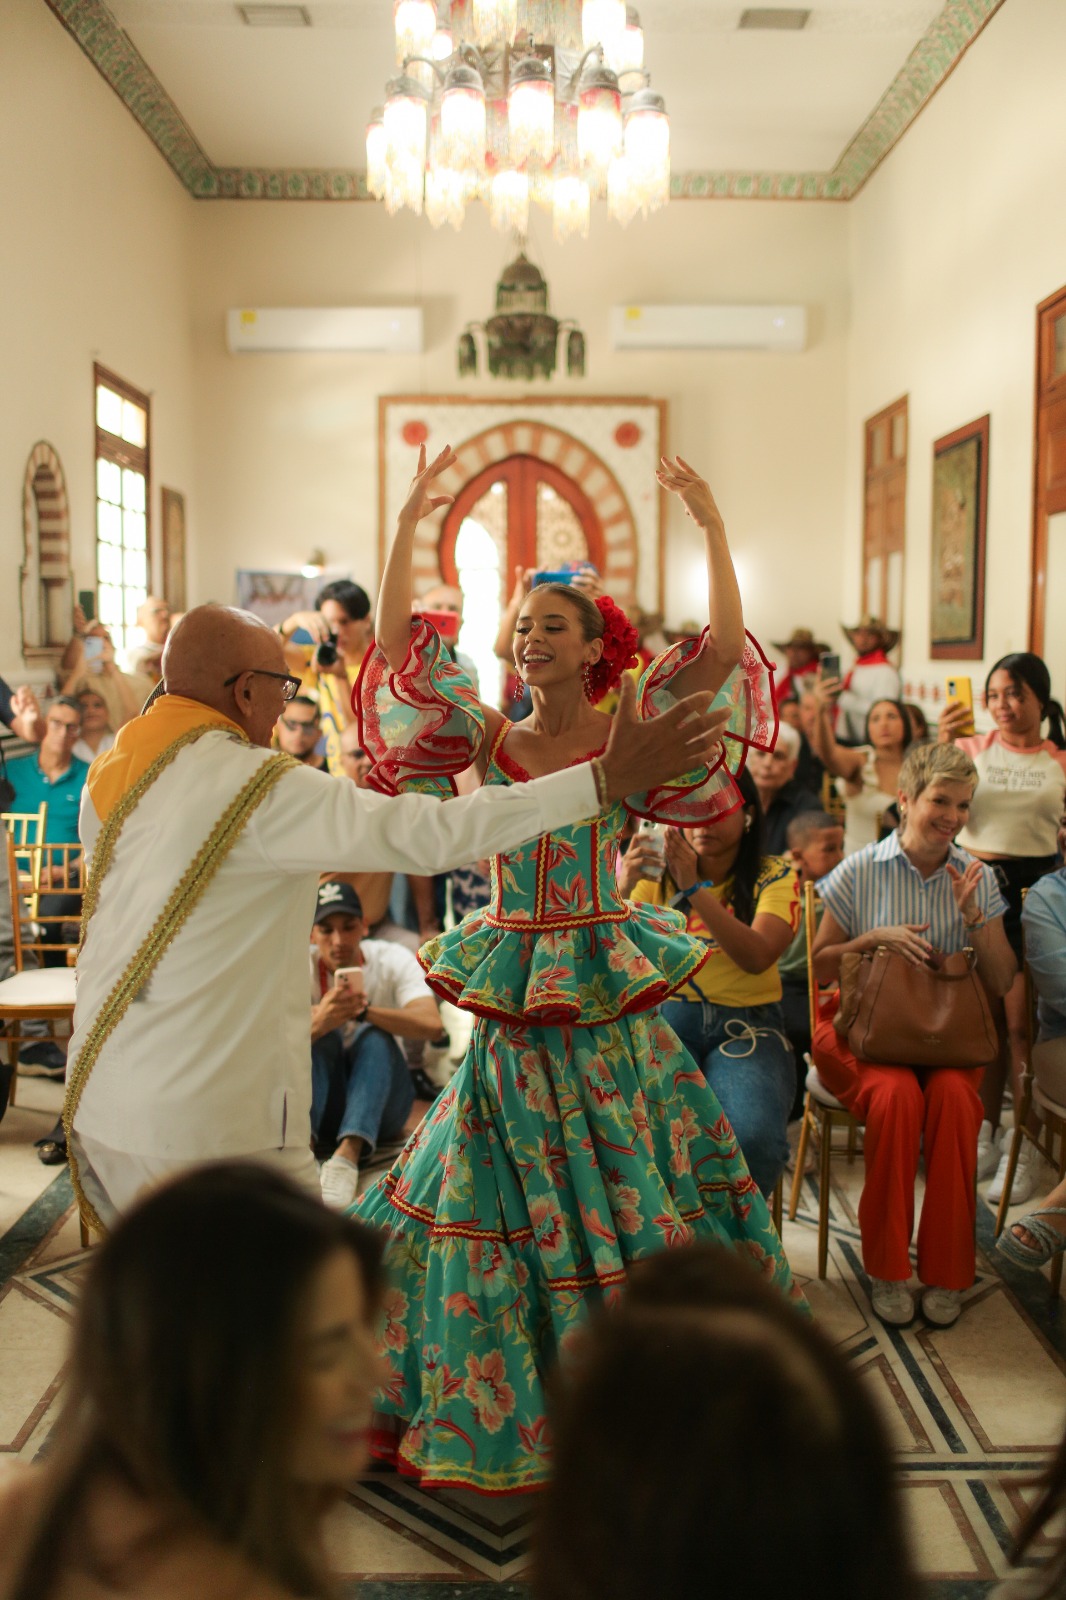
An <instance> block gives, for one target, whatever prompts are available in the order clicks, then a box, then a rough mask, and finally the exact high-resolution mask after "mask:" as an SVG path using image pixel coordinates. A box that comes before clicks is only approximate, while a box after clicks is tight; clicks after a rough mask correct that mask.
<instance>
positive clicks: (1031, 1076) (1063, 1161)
mask: <svg viewBox="0 0 1066 1600" xmlns="http://www.w3.org/2000/svg"><path fill="white" fill-rule="evenodd" d="M1024 900H1025V892H1024V891H1023V895H1022V901H1023V904H1024ZM1022 976H1023V978H1024V979H1025V1067H1024V1070H1023V1072H1022V1084H1021V1088H1022V1093H1021V1101H1020V1104H1018V1105H1017V1106H1015V1108H1014V1131H1013V1133H1012V1134H1011V1142H1010V1154H1009V1156H1008V1158H1007V1175H1006V1179H1005V1181H1004V1184H1003V1193H1002V1195H1001V1196H1000V1201H999V1208H998V1210H997V1211H996V1238H997V1239H998V1238H999V1236H1000V1234H1001V1233H1002V1232H1003V1228H1004V1225H1005V1223H1006V1220H1007V1212H1008V1210H1009V1209H1010V1195H1011V1189H1012V1188H1013V1187H1014V1174H1015V1172H1016V1171H1017V1168H1018V1157H1019V1155H1020V1154H1021V1148H1022V1140H1023V1139H1028V1140H1029V1143H1030V1144H1033V1145H1035V1146H1036V1148H1037V1149H1038V1150H1039V1151H1040V1154H1041V1155H1042V1156H1043V1157H1044V1159H1045V1161H1047V1162H1048V1163H1049V1164H1050V1165H1051V1166H1052V1167H1054V1169H1055V1171H1056V1172H1057V1173H1058V1182H1060V1183H1061V1182H1062V1180H1063V1178H1066V1105H1061V1104H1060V1103H1059V1102H1058V1101H1057V1100H1052V1099H1051V1098H1050V1096H1049V1095H1047V1094H1045V1093H1044V1091H1043V1089H1041V1087H1040V1085H1039V1083H1038V1082H1037V1080H1036V1075H1035V1073H1034V1072H1033V1046H1034V1044H1035V1043H1036V1032H1037V1028H1036V998H1037V996H1036V985H1035V984H1034V983H1033V974H1032V972H1031V971H1030V968H1029V963H1028V961H1027V960H1026V958H1025V932H1024V928H1023V932H1022ZM1034 1106H1035V1108H1036V1109H1037V1111H1039V1113H1040V1116H1041V1118H1042V1123H1043V1125H1042V1128H1041V1131H1040V1133H1038V1134H1037V1133H1030V1132H1029V1129H1028V1127H1027V1126H1026V1124H1027V1123H1028V1121H1029V1117H1030V1115H1031V1113H1032V1111H1033V1108H1034ZM1056 1139H1058V1142H1059V1148H1058V1152H1057V1153H1056V1151H1055V1140H1056ZM1061 1283H1062V1253H1061V1252H1060V1253H1059V1254H1058V1255H1056V1256H1053V1257H1052V1260H1051V1298H1052V1300H1053V1301H1057V1300H1058V1297H1059V1287H1060V1285H1061Z"/></svg>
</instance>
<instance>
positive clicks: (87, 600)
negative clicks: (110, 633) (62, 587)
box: [78, 589, 96, 622]
mask: <svg viewBox="0 0 1066 1600" xmlns="http://www.w3.org/2000/svg"><path fill="white" fill-rule="evenodd" d="M78 604H79V605H80V606H81V609H82V611H83V612H84V613H85V620H86V622H95V621H96V595H95V593H94V591H93V590H92V589H79V590H78Z"/></svg>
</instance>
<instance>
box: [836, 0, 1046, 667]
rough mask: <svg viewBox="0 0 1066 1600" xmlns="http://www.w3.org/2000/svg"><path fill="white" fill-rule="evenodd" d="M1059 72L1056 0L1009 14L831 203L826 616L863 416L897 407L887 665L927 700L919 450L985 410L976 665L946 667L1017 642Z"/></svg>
mask: <svg viewBox="0 0 1066 1600" xmlns="http://www.w3.org/2000/svg"><path fill="white" fill-rule="evenodd" d="M1064 60H1066V6H1064V5H1063V4H1062V0H1011V3H1010V4H1009V5H1006V6H1003V7H1002V8H1001V10H1000V11H998V12H997V13H996V15H995V16H994V17H993V19H992V21H991V22H990V23H989V25H988V26H987V27H986V28H985V30H984V32H983V33H982V34H981V35H980V37H979V38H978V39H977V41H976V42H975V44H974V45H973V46H972V47H971V49H970V50H969V52H968V53H967V55H966V56H965V57H964V58H963V60H962V61H961V62H960V64H959V65H958V67H956V69H955V71H954V72H953V73H952V75H951V77H950V78H949V79H948V80H947V82H946V84H945V85H944V87H943V88H942V89H941V90H940V92H939V93H938V94H937V96H936V97H935V99H934V100H933V101H932V103H931V104H930V105H929V106H928V107H927V108H926V109H925V111H923V112H922V114H921V116H920V117H919V119H918V121H917V123H916V124H915V126H914V127H913V128H911V130H910V131H909V132H908V133H907V135H906V136H905V137H904V139H903V140H902V141H901V143H900V144H899V145H898V146H897V148H896V149H895V150H894V151H893V153H892V154H891V155H890V156H889V158H888V160H887V161H886V162H885V163H884V165H883V166H882V167H881V168H880V170H879V171H878V172H877V173H876V174H875V175H874V177H873V178H872V179H871V181H870V183H869V184H868V185H867V187H866V189H865V190H864V191H863V192H862V193H861V194H860V195H859V196H858V198H857V199H855V200H854V201H852V202H851V204H850V206H849V207H848V214H849V225H850V235H851V238H850V279H851V285H852V324H851V336H850V355H849V366H848V394H847V410H846V438H847V486H846V508H847V510H846V559H845V562H844V566H843V571H842V584H841V601H840V604H841V607H842V609H843V610H845V611H849V612H852V613H854V612H856V611H857V610H858V605H859V599H860V579H859V556H860V543H861V529H862V440H863V427H862V425H863V419H864V418H866V417H868V416H871V415H872V414H874V413H875V412H877V411H879V410H880V409H881V408H882V407H883V406H885V405H887V404H888V403H889V402H891V401H893V400H895V399H897V398H898V397H899V396H900V395H902V394H909V397H910V449H909V456H908V465H907V548H906V600H905V617H904V624H905V626H904V640H903V666H904V674H905V677H907V678H909V679H910V680H911V681H912V683H914V684H915V685H919V684H921V683H924V684H925V685H926V688H927V690H928V689H930V688H931V687H932V686H933V685H934V684H935V685H938V686H942V684H943V679H944V675H945V672H950V671H952V670H953V669H952V667H951V666H950V664H946V663H944V662H935V663H931V662H930V661H929V645H928V640H929V591H930V581H929V580H930V574H929V560H930V515H931V504H932V447H933V441H934V440H935V439H937V438H940V437H941V436H942V435H944V434H946V433H950V432H952V431H953V430H954V429H955V428H957V427H961V426H962V425H963V424H964V423H967V422H970V421H972V420H973V419H975V418H976V417H980V416H982V415H983V414H984V413H985V412H989V413H990V414H991V425H990V426H991V439H990V450H989V499H988V564H987V583H986V593H987V602H986V624H985V654H986V661H985V663H984V664H983V665H982V664H980V663H976V662H975V663H972V664H969V665H965V666H960V667H959V669H958V670H960V671H964V672H969V673H971V674H972V676H973V677H974V679H975V680H978V679H979V680H980V682H981V683H982V684H983V681H984V676H985V672H986V671H987V668H988V666H990V665H991V663H992V662H993V661H994V660H995V659H996V658H997V657H999V656H1001V655H1003V654H1004V653H1005V652H1007V651H1008V650H1017V649H1025V648H1026V646H1027V629H1028V616H1029V574H1030V529H1031V520H1032V470H1033V435H1034V412H1033V404H1034V401H1033V395H1034V383H1035V371H1034V359H1035V345H1036V317H1035V307H1036V305H1037V303H1038V302H1039V301H1041V300H1043V299H1045V298H1046V297H1047V296H1048V295H1050V294H1052V293H1054V291H1055V290H1057V289H1059V288H1060V287H1061V286H1062V285H1063V284H1064V283H1066V206H1063V204H1062V196H1063V192H1064V184H1066V114H1064V110H1063V107H1064V98H1063V83H1062V63H1063V61H1064ZM1061 623H1062V625H1063V626H1066V618H1062V619H1061ZM1059 688H1060V689H1061V688H1062V685H1059Z"/></svg>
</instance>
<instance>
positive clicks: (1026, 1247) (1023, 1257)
mask: <svg viewBox="0 0 1066 1600" xmlns="http://www.w3.org/2000/svg"><path fill="white" fill-rule="evenodd" d="M1042 1217H1066V1206H1045V1207H1044V1209H1043V1210H1042V1211H1030V1212H1027V1214H1026V1215H1025V1216H1024V1217H1019V1218H1018V1220H1017V1222H1012V1223H1011V1224H1010V1225H1009V1226H1008V1227H1007V1229H1006V1230H1005V1231H1004V1232H1003V1233H1001V1234H1000V1236H999V1238H998V1239H997V1240H996V1249H997V1250H999V1251H1001V1252H1002V1254H1003V1255H1005V1256H1006V1257H1007V1260H1008V1261H1013V1262H1014V1265H1015V1266H1016V1267H1022V1268H1024V1270H1025V1271H1026V1272H1037V1271H1039V1269H1040V1268H1041V1267H1043V1266H1046V1265H1047V1263H1048V1262H1049V1261H1050V1260H1051V1258H1052V1256H1057V1255H1058V1254H1059V1252H1060V1251H1062V1250H1066V1233H1064V1232H1062V1231H1061V1230H1060V1229H1059V1228H1056V1227H1055V1226H1054V1224H1053V1223H1050V1222H1043V1221H1041V1218H1042ZM1015 1228H1024V1229H1025V1231H1026V1233H1031V1234H1032V1236H1033V1238H1034V1239H1038V1240H1039V1241H1040V1243H1039V1245H1032V1244H1026V1243H1025V1242H1024V1241H1023V1240H1021V1239H1019V1238H1018V1236H1017V1235H1016V1233H1015V1232H1014V1230H1015Z"/></svg>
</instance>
